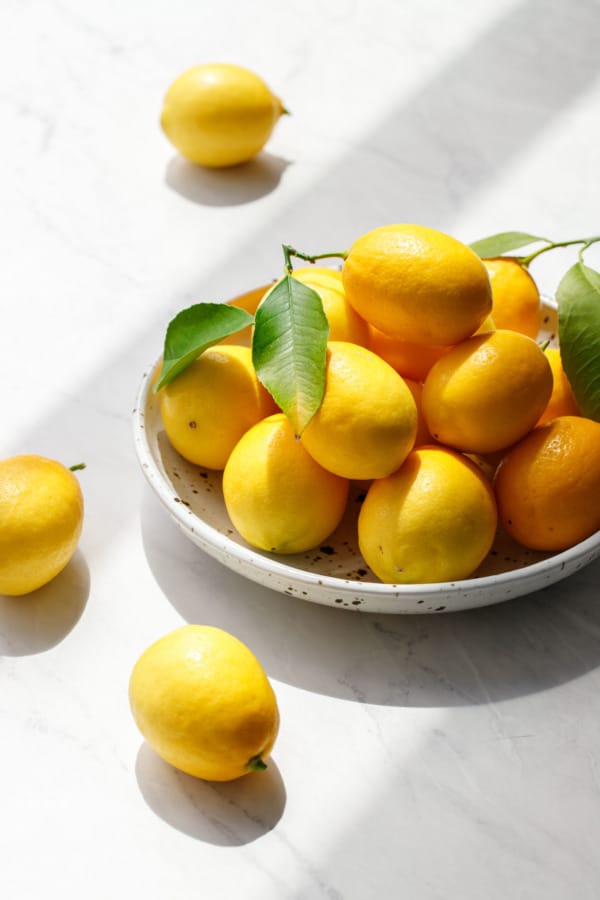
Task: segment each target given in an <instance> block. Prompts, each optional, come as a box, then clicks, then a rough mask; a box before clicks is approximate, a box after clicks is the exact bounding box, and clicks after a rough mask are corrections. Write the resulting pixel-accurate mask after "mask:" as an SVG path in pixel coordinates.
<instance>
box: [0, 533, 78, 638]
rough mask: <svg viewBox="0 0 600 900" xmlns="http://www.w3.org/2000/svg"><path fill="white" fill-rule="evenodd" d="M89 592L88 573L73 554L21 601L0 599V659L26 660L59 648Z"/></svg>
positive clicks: (14, 598)
mask: <svg viewBox="0 0 600 900" xmlns="http://www.w3.org/2000/svg"><path fill="white" fill-rule="evenodd" d="M89 592H90V573H89V570H88V566H87V563H86V561H85V558H84V556H83V554H82V553H81V551H80V550H77V551H76V553H75V556H74V557H73V559H72V560H71V562H70V563H69V564H68V565H67V567H66V568H65V569H63V571H62V572H61V573H60V574H59V575H57V576H56V578H55V579H54V580H53V581H51V582H50V583H49V584H46V585H44V587H41V588H39V589H38V590H37V591H33V592H32V593H31V594H26V595H24V596H23V597H5V596H0V656H29V655H31V654H34V653H43V652H44V651H45V650H49V649H50V648H51V647H54V646H56V644H59V643H60V642H61V641H62V640H63V639H64V638H65V637H66V636H67V635H68V634H69V632H70V631H72V629H73V628H74V627H75V625H76V624H77V622H78V621H79V619H80V618H81V615H82V613H83V610H84V609H85V605H86V603H87V599H88V596H89Z"/></svg>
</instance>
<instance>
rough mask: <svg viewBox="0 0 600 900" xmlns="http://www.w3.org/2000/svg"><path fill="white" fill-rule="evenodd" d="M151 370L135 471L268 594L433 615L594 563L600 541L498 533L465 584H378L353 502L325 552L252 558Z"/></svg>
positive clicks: (137, 422)
mask: <svg viewBox="0 0 600 900" xmlns="http://www.w3.org/2000/svg"><path fill="white" fill-rule="evenodd" d="M544 307H545V313H546V315H545V322H544V327H543V329H542V331H541V332H540V340H544V339H546V338H549V339H550V340H551V341H552V342H555V331H556V307H555V305H554V303H553V302H552V301H550V300H546V299H545V300H544ZM158 365H159V363H156V364H155V365H153V366H151V367H150V368H149V370H148V371H147V372H146V373H145V374H144V376H143V378H142V382H141V385H140V389H139V393H138V397H137V402H136V406H135V410H134V414H133V425H134V439H135V447H136V452H137V456H138V459H139V461H140V464H141V467H142V471H143V473H144V475H145V476H146V478H147V480H148V482H149V483H150V486H151V487H152V488H153V490H154V491H155V492H156V494H157V495H158V498H159V499H160V501H161V502H162V504H163V505H164V506H165V508H166V509H167V510H168V511H169V513H170V514H171V516H172V517H173V519H174V521H175V522H176V523H177V525H178V526H179V527H180V528H181V530H182V531H183V533H184V534H185V535H186V537H188V538H189V539H190V540H191V541H193V542H194V543H195V544H197V545H198V547H200V548H201V549H202V550H204V551H205V552H206V553H209V554H210V555H211V556H213V557H215V559H218V560H219V561H220V562H221V563H223V565H225V566H228V567H229V568H231V569H233V570H235V571H236V572H238V573H239V574H241V575H243V576H245V577H246V578H249V579H251V580H252V581H256V582H258V583H259V584H263V585H265V586H266V587H269V588H272V589H273V590H276V591H280V592H281V593H284V594H289V595H290V596H293V597H298V598H300V599H301V600H309V601H311V602H314V603H321V604H324V605H326V606H334V607H337V608H342V609H353V610H361V611H365V612H376V613H435V612H450V611H456V610H463V609H472V608H474V607H478V606H487V605H490V604H493V603H500V602H501V601H503V600H508V599H510V598H512V597H519V596H522V595H524V594H529V593H532V592H533V591H536V590H539V589H541V588H544V587H547V586H548V585H550V584H553V583H554V582H556V581H559V580H561V579H563V578H566V577H567V576H568V575H571V574H572V573H574V572H577V571H578V570H579V569H581V568H583V567H584V566H586V565H588V564H589V563H591V562H592V561H593V560H594V559H596V558H597V557H599V556H600V532H597V533H596V534H595V535H593V536H592V537H590V538H588V539H587V540H585V541H582V542H581V543H579V544H577V545H576V546H575V547H572V548H570V549H569V550H565V551H563V552H560V553H539V552H536V551H533V550H527V549H525V548H523V547H520V546H519V545H518V544H516V543H515V542H514V541H512V540H510V539H509V538H508V537H507V536H506V535H503V534H498V536H497V539H496V542H495V544H494V547H493V549H492V551H491V553H490V554H489V556H488V558H487V559H486V560H485V561H484V563H483V564H482V565H481V566H480V568H479V569H478V570H477V572H476V573H475V574H474V575H473V576H472V577H471V578H468V579H465V580H464V581H456V582H445V583H441V584H420V585H393V584H382V583H381V582H380V581H378V579H377V578H376V577H375V576H374V575H373V573H372V572H371V571H370V570H369V568H368V566H367V565H366V564H365V562H364V560H363V559H362V557H361V555H360V553H359V550H358V546H357V538H356V515H357V511H358V508H359V505H360V495H359V493H358V491H356V492H355V493H354V495H353V497H351V502H350V503H349V505H348V511H347V514H346V516H345V518H344V520H343V521H342V523H341V525H340V526H339V527H338V528H337V529H336V531H335V532H334V533H333V534H332V535H331V536H330V538H329V539H328V540H327V542H326V544H324V545H323V546H322V547H320V548H317V549H315V550H313V551H310V552H308V553H300V554H297V555H293V556H291V555H290V556H279V555H277V556H276V555H274V554H269V553H262V552H260V551H258V550H254V549H253V548H252V547H250V546H249V545H248V544H246V542H245V541H244V540H243V539H242V538H241V537H240V536H239V535H238V534H237V533H236V532H235V531H234V529H233V527H232V525H231V522H230V520H229V517H228V516H227V512H226V511H225V505H224V503H223V495H222V492H221V473H220V472H214V471H211V470H208V469H200V468H198V467H197V466H193V465H191V464H190V463H187V462H186V461H185V460H184V459H182V457H181V456H179V454H178V453H176V452H175V450H173V448H172V447H171V445H170V444H169V441H168V440H167V437H166V434H165V432H164V429H163V426H162V422H161V417H160V410H159V403H158V399H157V398H156V397H155V395H154V394H153V393H152V383H153V377H154V375H155V373H156V369H157V366H158Z"/></svg>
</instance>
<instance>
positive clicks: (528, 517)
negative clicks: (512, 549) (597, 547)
mask: <svg viewBox="0 0 600 900" xmlns="http://www.w3.org/2000/svg"><path fill="white" fill-rule="evenodd" d="M494 489H495V491H496V498H497V501H498V512H499V517H500V521H501V522H502V525H503V526H504V529H505V530H506V531H507V532H508V534H510V535H511V537H513V538H514V539H515V540H516V541H518V542H519V543H520V544H523V546H525V547H530V548H532V549H534V550H554V551H556V550H566V549H567V548H568V547H572V546H573V545H574V544H577V543H578V542H579V541H582V540H584V539H585V538H587V537H590V536H591V535H592V534H594V532H596V531H598V529H599V528H600V422H594V421H593V420H592V419H587V418H585V417H584V416H558V417H557V418H555V419H552V420H551V421H550V422H546V423H545V424H543V425H540V426H538V427H536V428H534V429H533V430H532V431H530V432H529V434H527V435H526V436H525V437H524V438H523V439H522V440H521V441H519V442H518V443H517V444H515V446H514V447H511V448H510V450H509V451H508V453H507V454H506V455H505V456H504V458H503V459H502V461H501V463H500V465H499V466H498V469H497V471H496V474H495V479H494Z"/></svg>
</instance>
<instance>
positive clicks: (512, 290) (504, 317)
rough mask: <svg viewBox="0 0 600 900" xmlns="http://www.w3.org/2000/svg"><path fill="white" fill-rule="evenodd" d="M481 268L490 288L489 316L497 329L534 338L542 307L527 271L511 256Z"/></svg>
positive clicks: (502, 257) (534, 284)
mask: <svg viewBox="0 0 600 900" xmlns="http://www.w3.org/2000/svg"><path fill="white" fill-rule="evenodd" d="M483 264H484V266H485V267H486V269H487V270H488V274H489V276H490V282H491V285H492V316H493V317H494V322H495V323H496V327H497V328H509V329H511V330H512V331H519V332H520V333H521V334H526V335H527V336H528V337H531V338H535V337H537V334H538V331H539V330H540V326H541V324H542V303H541V300H540V292H539V290H538V286H537V284H536V283H535V281H534V280H533V278H532V277H531V274H530V273H529V271H528V270H527V269H526V268H525V267H524V266H522V265H521V263H520V262H519V260H518V259H515V258H513V257H510V256H501V257H496V258H494V259H484V260H483Z"/></svg>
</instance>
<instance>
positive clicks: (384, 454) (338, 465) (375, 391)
mask: <svg viewBox="0 0 600 900" xmlns="http://www.w3.org/2000/svg"><path fill="white" fill-rule="evenodd" d="M416 434H417V407H416V403H415V400H414V398H413V395H412V394H411V392H410V390H409V388H408V387H407V385H406V383H405V381H404V379H403V378H402V377H401V376H400V375H398V373H397V372H396V371H395V370H394V369H392V367H391V366H389V365H388V364H387V363H386V362H384V361H383V360H382V359H381V358H380V357H379V356H377V355H376V354H375V353H372V352H371V351H370V350H368V349H366V348H365V347H361V346H359V345H358V344H352V343H348V342H345V341H330V342H329V344H328V346H327V362H326V386H325V394H324V397H323V402H322V403H321V406H320V407H319V409H318V410H317V412H316V413H315V415H314V416H313V417H312V419H311V420H310V422H309V423H308V425H307V426H306V428H305V429H304V431H303V432H302V443H303V444H304V446H305V447H306V449H307V450H308V452H309V453H310V455H311V456H313V457H314V459H316V460H317V462H318V463H320V464H321V465H322V466H323V467H324V468H325V469H329V471H331V472H333V473H335V474H336V475H340V476H342V477H343V478H352V479H358V480H362V479H369V478H382V477H383V476H384V475H389V474H390V473H391V472H393V471H394V469H397V468H398V466H399V465H401V463H402V462H403V461H404V459H405V458H406V456H407V455H408V453H409V452H410V450H411V449H412V447H413V445H414V442H415V437H416Z"/></svg>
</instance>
